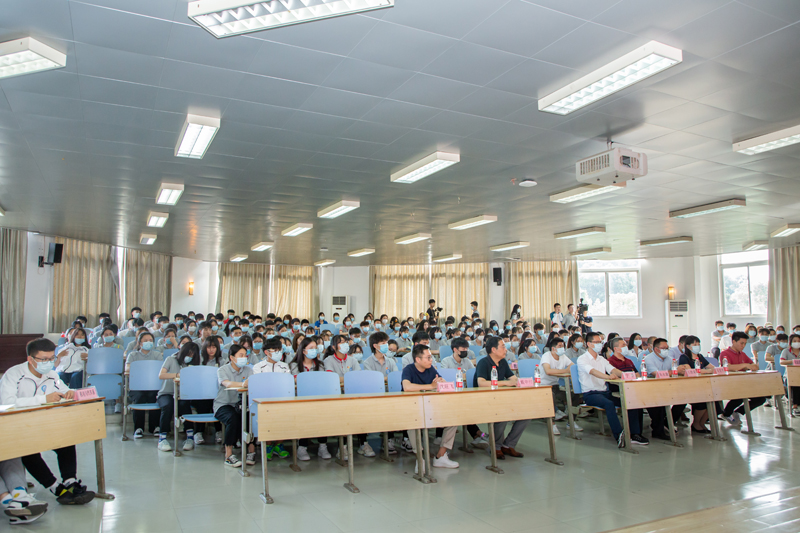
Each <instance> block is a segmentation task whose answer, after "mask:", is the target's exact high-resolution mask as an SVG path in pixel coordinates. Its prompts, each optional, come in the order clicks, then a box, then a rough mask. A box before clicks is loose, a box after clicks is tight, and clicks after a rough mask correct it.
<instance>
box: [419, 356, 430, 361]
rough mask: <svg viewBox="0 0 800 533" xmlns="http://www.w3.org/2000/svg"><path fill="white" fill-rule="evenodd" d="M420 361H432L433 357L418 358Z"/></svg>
mask: <svg viewBox="0 0 800 533" xmlns="http://www.w3.org/2000/svg"><path fill="white" fill-rule="evenodd" d="M420 359H422V360H423V361H433V357H431V356H430V355H429V356H427V357H420Z"/></svg>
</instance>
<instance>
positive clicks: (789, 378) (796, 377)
mask: <svg viewBox="0 0 800 533" xmlns="http://www.w3.org/2000/svg"><path fill="white" fill-rule="evenodd" d="M784 368H785V369H786V382H787V383H789V386H790V387H800V366H794V365H787V366H785V367H784Z"/></svg>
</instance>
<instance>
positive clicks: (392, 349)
mask: <svg viewBox="0 0 800 533" xmlns="http://www.w3.org/2000/svg"><path fill="white" fill-rule="evenodd" d="M329 344H330V343H329ZM399 349H400V347H399V346H398V345H397V341H396V340H394V339H389V351H388V352H387V353H386V356H387V357H392V358H394V357H397V351H398V350H399ZM395 364H397V365H398V370H400V368H399V366H400V365H399V364H398V363H397V361H395Z"/></svg>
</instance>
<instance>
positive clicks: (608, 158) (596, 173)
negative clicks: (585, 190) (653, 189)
mask: <svg viewBox="0 0 800 533" xmlns="http://www.w3.org/2000/svg"><path fill="white" fill-rule="evenodd" d="M646 174H647V154H640V153H638V152H634V151H632V150H627V149H625V148H614V149H613V150H608V151H606V152H602V153H599V154H596V155H593V156H592V157H587V158H586V159H581V160H580V161H578V162H577V163H575V175H576V177H577V178H578V181H582V182H584V183H591V184H593V185H614V184H619V183H622V182H624V181H628V180H630V179H636V178H641V177H642V176H644V175H646Z"/></svg>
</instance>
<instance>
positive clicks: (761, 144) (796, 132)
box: [733, 126, 800, 155]
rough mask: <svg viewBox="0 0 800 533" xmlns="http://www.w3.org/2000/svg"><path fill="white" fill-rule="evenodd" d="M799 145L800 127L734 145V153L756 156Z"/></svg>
mask: <svg viewBox="0 0 800 533" xmlns="http://www.w3.org/2000/svg"><path fill="white" fill-rule="evenodd" d="M797 143H800V126H794V127H791V128H786V129H785V130H781V131H776V132H775V133H768V134H767V135H762V136H761V137H753V138H752V139H747V140H746V141H742V142H738V143H733V151H734V152H739V153H741V154H746V155H756V154H760V153H761V152H769V151H770V150H775V149H777V148H783V147H784V146H789V145H792V144H797Z"/></svg>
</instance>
